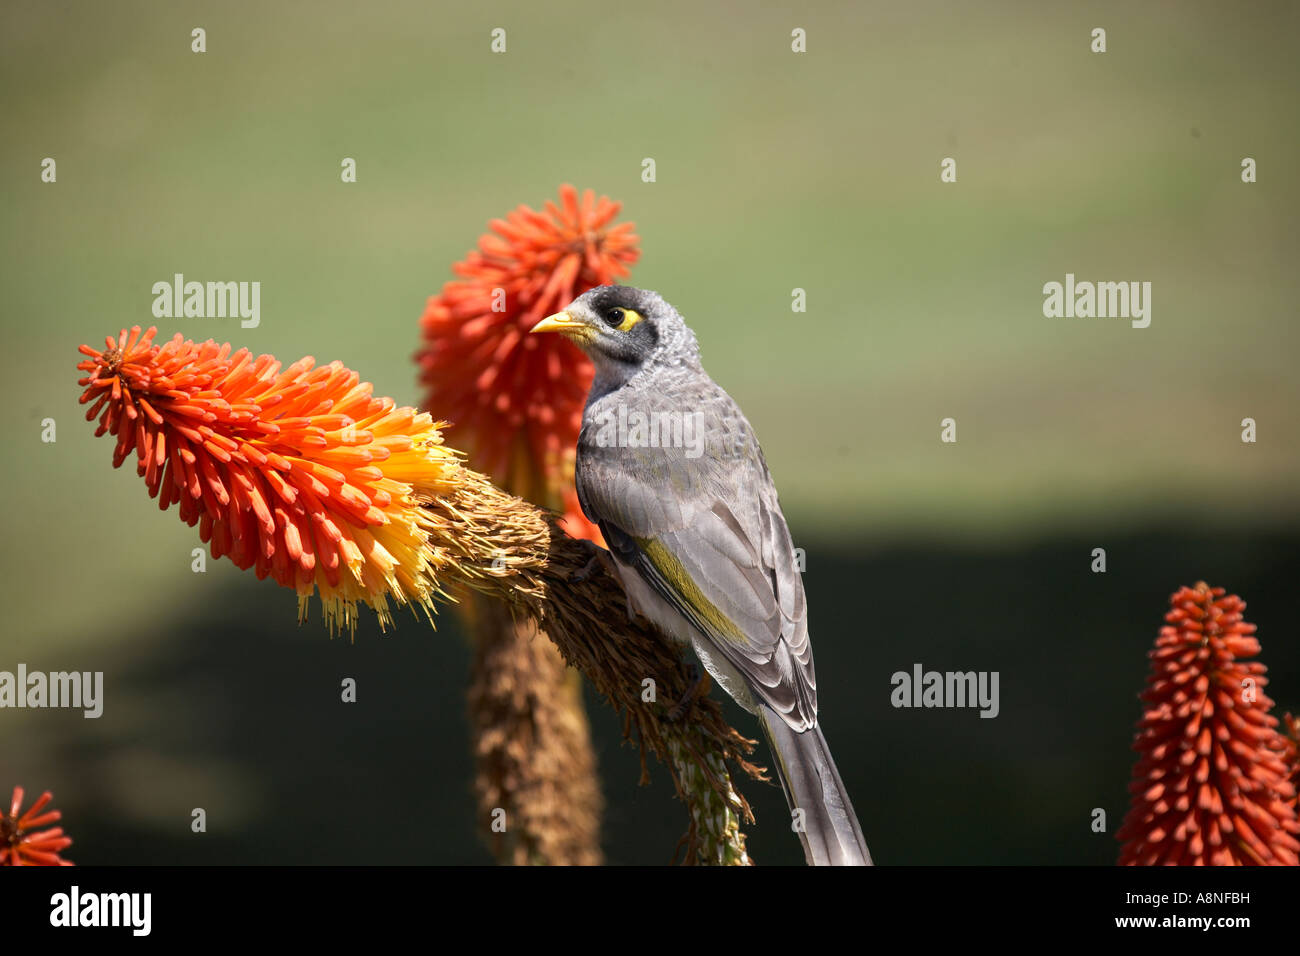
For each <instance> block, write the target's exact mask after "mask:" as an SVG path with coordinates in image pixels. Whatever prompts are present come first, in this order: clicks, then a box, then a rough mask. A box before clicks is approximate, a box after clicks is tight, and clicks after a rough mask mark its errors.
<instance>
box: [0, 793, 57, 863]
mask: <svg viewBox="0 0 1300 956" xmlns="http://www.w3.org/2000/svg"><path fill="white" fill-rule="evenodd" d="M52 799H54V797H53V795H52V794H51V793H50V791H48V790H46V791H45V792H44V793H43V794H41V795H40V796H39V797H37V798H36V802H35V803H33V804H32V805H31V807H30V808H29V809H28V811H27V812H26V813H23V814H20V813H19V811H20V810H22V807H23V788H22V787H14V797H13V802H12V803H11V804H10V806H9V812H8V813H5V812H4V811H3V810H0V866H72V861H71V860H65V859H63V858H62V857H61V856H59V852H60V851H61V850H65V849H67V848H68V847H70V846H72V839H71V838H70V837H68V836H65V835H64V833H63V828H62V827H50V829H48V830H42V829H39V828H40V827H44V826H48V825H49V824H51V823H56V822H57V821H58V820H60V819H62V817H63V814H62V813H61V812H60V811H58V810H47V811H46V812H45V813H41V810H43V809H44V808H45V806H46V804H48V803H49V802H50V801H51V800H52Z"/></svg>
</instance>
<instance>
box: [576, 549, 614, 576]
mask: <svg viewBox="0 0 1300 956" xmlns="http://www.w3.org/2000/svg"><path fill="white" fill-rule="evenodd" d="M582 543H583V546H584V547H586V548H587V549H588V550H589V551H590V552H591V557H589V558H588V559H587V563H586V564H584V565H583V566H582V567H580V568H578V570H577V571H574V572H573V578H572V580H574V581H576V582H577V583H579V584H581V583H582V582H583V581H586V580H588V579H589V578H590V577H591V576H592V575H593V574H594V573H595V572H596V566H597V565H600V566H601V567H603V568H604V569H605V571H606V572H608V573H609V574H610V575H613V574H614V573H615V572H614V558H613V556H612V555H611V554H610V553H609V552H608V551H606V550H605V549H604V548H602V547H600V546H599V545H597V544H595V543H594V542H591V541H588V540H586V539H585V538H584V539H582Z"/></svg>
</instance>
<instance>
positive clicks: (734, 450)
mask: <svg viewBox="0 0 1300 956" xmlns="http://www.w3.org/2000/svg"><path fill="white" fill-rule="evenodd" d="M532 331H533V332H559V333H561V334H562V335H565V336H567V337H568V338H570V339H571V340H572V341H573V342H575V343H576V344H577V345H578V346H579V347H580V348H581V349H582V350H583V351H584V352H586V353H587V354H588V355H589V356H591V360H592V362H593V363H594V364H595V378H594V380H593V381H592V384H591V391H590V393H589V394H588V395H587V404H586V407H585V409H584V410H583V417H582V431H581V433H580V436H579V438H578V453H577V464H576V472H575V482H576V484H577V489H578V499H579V501H580V502H581V504H582V510H583V511H584V512H585V513H586V514H587V517H589V518H590V519H591V520H592V521H594V522H595V523H596V524H597V525H598V526H599V527H600V530H601V533H602V534H603V535H604V536H605V541H606V543H607V544H608V545H609V548H610V551H611V552H612V554H613V556H614V559H615V560H614V562H613V564H614V567H615V569H616V570H617V572H618V575H619V578H620V579H621V580H622V582H623V585H624V588H625V589H626V591H627V594H628V600H629V604H630V607H631V609H633V610H635V611H637V612H639V613H640V614H641V615H643V616H644V617H646V618H647V619H648V620H650V621H652V622H654V623H655V624H656V625H658V627H659V628H660V630H662V631H663V632H664V633H665V634H668V635H670V636H672V637H674V638H676V639H677V640H679V641H681V642H683V643H687V644H690V645H691V646H692V647H693V648H694V649H695V653H696V654H697V655H698V656H699V659H700V661H701V662H702V663H703V664H704V667H705V669H706V670H707V671H708V673H709V674H710V675H712V677H713V678H714V680H716V681H717V682H718V683H720V684H721V685H722V687H723V689H724V690H726V692H727V693H728V694H730V695H731V696H732V697H733V698H734V699H735V700H736V702H737V703H738V704H740V706H742V707H744V708H745V709H746V710H748V711H749V712H750V713H753V714H756V715H757V716H758V719H759V721H760V722H761V723H762V725H763V730H764V731H765V733H766V735H767V739H768V742H769V743H770V745H771V747H772V751H773V754H774V756H775V758H776V764H777V768H778V771H779V775H780V777H781V784H782V786H783V788H784V789H785V794H786V799H787V800H788V801H789V803H790V808H791V814H792V818H793V819H794V821H796V822H799V821H800V817H802V821H801V822H802V828H800V827H798V826H796V827H795V828H796V829H797V830H799V833H800V839H801V840H802V842H803V846H804V854H805V856H806V857H807V860H808V862H809V863H810V864H812V865H817V866H826V865H869V864H870V863H871V856H870V854H869V853H868V851H867V845H866V841H865V840H864V839H863V837H862V828H861V827H860V826H859V825H858V820H857V817H856V816H854V813H853V805H852V804H851V803H850V802H849V795H848V793H847V792H845V789H844V782H843V781H842V780H841V779H840V775H839V772H838V771H837V770H836V769H835V761H833V760H832V759H831V752H830V749H829V748H828V747H827V746H826V738H825V737H823V736H822V731H821V727H819V726H818V723H817V680H816V677H815V676H814V674H813V658H812V647H811V645H810V644H809V641H808V609H807V605H806V604H805V601H804V592H803V581H802V580H801V579H800V576H799V570H798V568H797V567H796V566H795V554H794V545H793V543H792V542H791V540H790V531H789V529H788V528H787V527H786V523H785V517H784V516H783V515H782V514H781V507H780V505H779V504H777V500H776V488H775V487H773V485H772V476H771V475H770V474H769V473H768V470H767V462H766V461H765V460H764V459H763V452H762V450H761V449H760V448H759V447H758V440H757V439H756V438H755V437H754V431H753V429H752V428H751V427H750V425H749V422H748V421H746V420H745V416H744V414H742V413H741V411H740V408H739V407H738V406H737V405H736V403H735V402H734V401H732V399H731V396H729V395H728V394H727V393H726V392H724V391H723V390H722V389H721V388H720V387H718V385H717V384H716V383H714V381H713V379H711V378H709V376H708V373H707V372H705V371H704V369H703V367H702V366H701V365H700V352H699V346H698V345H697V344H696V341H695V334H694V333H693V332H691V330H690V329H689V328H687V326H686V323H685V322H684V321H683V320H682V317H681V316H680V315H678V314H677V311H676V310H675V309H674V308H673V307H672V306H671V305H669V304H668V303H667V302H665V301H664V300H663V299H662V298H661V297H660V296H659V295H658V294H656V293H654V292H646V291H643V290H641V289H633V288H629V287H626V286H600V287H599V288H595V289H592V290H590V291H589V292H586V293H584V294H583V295H581V296H579V297H578V298H577V299H575V300H574V301H573V303H572V304H571V305H570V306H569V307H568V308H567V309H565V310H564V311H563V312H560V313H557V314H556V315H552V316H550V317H548V318H545V319H543V320H542V321H541V322H539V323H537V325H535V326H534V327H533V329H532ZM798 811H802V813H801V814H800V813H798Z"/></svg>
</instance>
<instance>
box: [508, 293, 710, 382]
mask: <svg viewBox="0 0 1300 956" xmlns="http://www.w3.org/2000/svg"><path fill="white" fill-rule="evenodd" d="M532 331H533V332H559V333H560V334H561V335H564V336H566V337H567V338H568V339H570V340H571V341H572V342H574V344H576V345H577V346H578V347H579V348H580V349H582V350H583V351H584V352H586V353H587V355H589V356H590V357H591V360H592V362H593V363H594V364H595V366H596V375H597V377H598V378H602V379H605V380H607V381H613V382H620V381H626V380H627V379H628V378H630V377H631V376H632V375H634V374H635V373H636V372H637V370H639V369H641V368H643V367H645V366H647V365H650V364H656V363H658V364H680V363H682V362H697V361H698V359H699V349H698V347H697V346H696V344H695V336H694V334H693V333H692V332H691V330H690V329H688V328H687V327H686V323H685V322H684V321H683V320H682V317H681V316H680V315H678V314H677V310H676V309H674V308H673V307H672V306H671V305H669V304H668V303H667V302H665V301H664V300H663V298H662V297H661V296H660V295H659V294H658V293H657V292H647V291H646V290H644V289H633V288H632V287H631V286H625V285H602V286H598V287H597V288H595V289H592V290H590V291H588V292H584V293H583V294H582V295H580V296H578V297H577V298H576V299H574V300H573V302H571V303H570V304H569V306H568V308H566V309H565V310H564V311H563V312H557V313H556V314H555V315H551V316H548V317H546V318H544V319H542V321H540V322H538V323H537V324H536V325H535V326H533V328H532Z"/></svg>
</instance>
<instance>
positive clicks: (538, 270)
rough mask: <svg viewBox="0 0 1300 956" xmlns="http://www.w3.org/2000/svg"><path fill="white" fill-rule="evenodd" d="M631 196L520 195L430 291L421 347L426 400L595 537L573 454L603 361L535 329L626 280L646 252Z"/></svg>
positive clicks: (479, 461) (571, 526) (522, 488)
mask: <svg viewBox="0 0 1300 956" xmlns="http://www.w3.org/2000/svg"><path fill="white" fill-rule="evenodd" d="M620 209H621V204H620V203H617V202H613V201H612V200H610V199H608V198H606V197H604V196H601V197H600V198H599V199H597V198H596V196H595V194H594V193H593V192H592V191H591V190H587V191H586V192H585V193H583V195H582V197H581V199H579V196H578V191H577V190H576V189H574V188H573V187H572V186H570V185H567V184H566V185H564V186H562V187H561V188H560V202H559V205H556V204H555V203H553V202H547V203H546V205H545V207H543V209H542V210H541V211H540V212H538V211H535V210H533V209H530V208H528V207H527V206H520V207H519V208H517V209H516V210H515V211H514V212H512V213H510V214H509V215H508V216H507V217H506V218H505V219H494V220H492V222H491V223H490V224H489V225H490V228H491V231H490V232H488V233H487V234H486V235H484V236H483V237H482V238H481V239H480V240H479V248H478V249H477V250H475V251H472V252H470V253H469V254H468V255H467V256H466V257H465V259H464V261H462V262H458V263H456V264H455V265H454V266H453V267H452V269H453V271H454V272H455V273H456V274H457V275H459V276H460V277H461V278H459V279H457V280H454V281H451V282H448V283H447V284H446V285H445V286H443V289H442V292H441V293H440V294H438V295H436V296H433V297H432V298H430V299H429V302H428V306H427V308H426V309H425V313H424V317H423V319H422V320H421V325H422V329H423V338H424V345H423V348H422V349H421V350H420V352H419V353H417V355H416V360H417V362H418V363H419V366H420V381H421V383H423V384H424V385H425V386H426V387H427V388H428V395H427V398H426V399H425V404H424V407H425V408H437V409H438V411H439V414H440V415H442V416H444V417H446V418H447V419H448V420H450V421H451V422H452V423H453V424H454V425H455V428H456V431H455V433H454V434H455V438H456V443H457V445H458V446H459V447H460V448H461V449H462V450H464V451H465V452H466V453H467V455H468V457H469V462H470V464H471V465H472V466H473V467H475V468H476V469H478V470H480V471H483V472H485V473H486V474H488V475H490V476H491V477H492V478H494V479H495V480H496V481H497V482H498V483H499V484H500V485H502V486H503V487H505V488H508V489H509V490H510V491H512V492H514V493H515V494H517V495H520V496H521V497H524V498H528V499H531V500H533V501H535V502H537V503H538V504H542V505H545V506H547V507H555V508H558V507H563V508H564V510H565V513H566V517H567V519H568V520H567V530H568V531H569V532H570V533H571V534H574V535H579V536H585V537H591V538H595V537H596V536H597V535H598V532H597V531H596V529H595V528H594V527H593V526H591V525H590V524H589V523H588V522H587V521H586V519H585V518H584V517H583V516H582V512H581V509H580V508H579V507H578V503H577V497H576V495H575V493H574V491H573V454H574V448H575V446H576V445H577V441H578V431H579V429H580V427H581V424H582V406H583V402H584V401H585V400H586V395H587V389H588V386H590V384H591V376H592V369H591V362H590V360H589V359H587V357H586V356H585V355H583V354H582V353H581V352H580V351H578V349H577V348H576V347H575V346H574V345H573V344H572V343H570V342H567V341H564V340H563V338H562V337H560V336H556V337H554V338H550V337H548V336H537V335H529V334H528V330H529V329H531V328H532V327H533V326H534V325H536V324H537V322H539V321H540V320H541V319H543V318H545V317H546V316H547V315H550V314H552V313H554V312H558V311H559V310H560V309H562V308H564V306H566V305H568V304H569V302H570V301H572V300H573V299H574V298H575V297H576V296H578V295H581V294H582V293H583V292H586V291H587V290H588V289H591V288H593V287H595V286H599V285H608V284H610V283H613V282H616V281H617V280H619V279H620V278H622V277H623V276H626V275H627V274H628V268H629V266H631V265H632V264H633V263H634V262H636V260H637V258H638V257H639V255H640V252H639V250H638V249H637V243H638V239H637V236H636V235H635V234H634V232H633V228H634V227H633V225H632V224H631V223H629V222H623V223H615V222H614V220H615V218H616V217H617V216H618V213H619V210H620Z"/></svg>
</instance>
